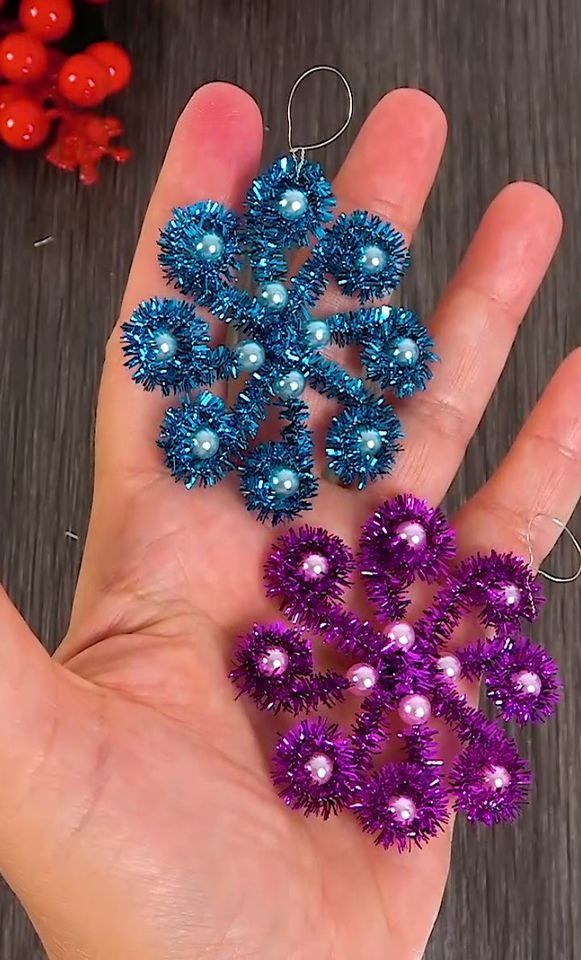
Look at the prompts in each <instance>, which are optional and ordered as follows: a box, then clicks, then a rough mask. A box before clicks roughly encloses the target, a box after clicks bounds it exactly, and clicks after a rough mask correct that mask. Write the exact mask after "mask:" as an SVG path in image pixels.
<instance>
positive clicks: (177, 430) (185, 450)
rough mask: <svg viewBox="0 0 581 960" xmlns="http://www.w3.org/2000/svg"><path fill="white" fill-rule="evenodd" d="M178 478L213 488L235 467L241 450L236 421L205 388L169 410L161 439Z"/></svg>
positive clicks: (174, 473) (190, 484)
mask: <svg viewBox="0 0 581 960" xmlns="http://www.w3.org/2000/svg"><path fill="white" fill-rule="evenodd" d="M158 444H159V446H160V447H161V448H162V450H163V451H164V453H165V460H166V464H167V466H168V467H169V469H170V470H171V473H172V475H173V477H174V478H175V479H176V480H181V481H183V483H185V485H186V487H188V488H190V487H193V486H195V485H196V484H199V485H200V486H203V487H211V486H213V485H214V484H215V483H218V482H219V481H220V480H221V479H222V478H223V477H224V476H225V474H226V473H228V472H229V471H230V470H232V469H233V468H234V463H233V459H234V458H235V457H236V456H237V455H238V454H239V452H240V442H239V436H238V431H237V429H236V421H235V419H234V417H233V416H232V414H231V413H230V412H229V411H228V408H227V406H226V404H225V403H224V402H223V401H222V400H221V399H220V397H216V396H214V394H213V393H209V392H208V391H204V392H203V393H200V394H198V396H197V397H195V398H194V399H193V400H185V401H184V402H183V403H182V405H181V406H180V407H170V408H169V410H167V411H166V414H165V418H164V421H163V423H162V426H161V432H160V436H159V440H158Z"/></svg>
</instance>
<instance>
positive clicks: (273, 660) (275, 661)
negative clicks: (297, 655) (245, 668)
mask: <svg viewBox="0 0 581 960" xmlns="http://www.w3.org/2000/svg"><path fill="white" fill-rule="evenodd" d="M287 667H288V653H287V652H286V650H283V649H282V648H281V647H269V649H268V650H266V651H265V653H264V654H263V656H262V657H261V658H260V662H259V664H258V669H259V670H260V672H261V673H262V674H264V676H265V677H280V676H281V674H283V673H284V672H285V670H286V668H287Z"/></svg>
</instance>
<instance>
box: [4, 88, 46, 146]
mask: <svg viewBox="0 0 581 960" xmlns="http://www.w3.org/2000/svg"><path fill="white" fill-rule="evenodd" d="M49 130H50V120H49V118H48V117H47V115H46V113H45V112H44V110H43V109H42V107H41V106H40V105H39V104H38V103H36V102H35V101H34V100H13V101H12V102H11V103H7V104H6V106H4V107H2V110H0V138H2V140H3V141H4V143H7V144H8V146H9V147H12V148H13V149H14V150H34V149H35V148H36V147H39V146H40V145H41V143H44V141H45V140H46V138H47V137H48V134H49Z"/></svg>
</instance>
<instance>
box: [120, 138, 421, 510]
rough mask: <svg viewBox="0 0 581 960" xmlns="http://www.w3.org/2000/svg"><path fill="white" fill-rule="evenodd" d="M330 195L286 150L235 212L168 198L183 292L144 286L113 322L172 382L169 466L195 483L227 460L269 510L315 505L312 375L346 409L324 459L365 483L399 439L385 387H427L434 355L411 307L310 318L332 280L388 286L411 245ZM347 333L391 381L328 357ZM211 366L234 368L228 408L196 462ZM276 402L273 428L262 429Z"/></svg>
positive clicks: (378, 289) (171, 249)
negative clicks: (267, 435)
mask: <svg viewBox="0 0 581 960" xmlns="http://www.w3.org/2000/svg"><path fill="white" fill-rule="evenodd" d="M334 206H335V199H334V197H333V193H332V189H331V185H330V183H329V182H328V180H327V179H326V177H325V176H324V173H323V171H322V169H321V167H320V166H319V164H317V163H312V162H310V161H308V160H306V159H305V158H304V157H295V156H284V157H281V158H279V159H278V160H276V161H275V162H274V163H273V164H272V165H271V166H270V167H269V168H268V169H267V170H266V171H265V172H264V173H263V174H262V175H261V176H259V177H257V178H256V179H255V180H254V181H253V183H252V184H251V187H250V189H249V191H248V194H247V197H246V203H245V206H244V210H243V212H242V214H241V216H238V215H237V214H235V213H233V212H232V211H231V210H228V209H226V208H225V207H224V206H222V205H221V204H220V203H218V202H216V201H214V200H212V199H209V200H204V201H201V202H200V203H196V204H191V205H189V206H185V207H178V208H176V209H175V210H174V211H173V213H172V216H171V219H170V220H169V222H168V223H167V225H166V226H165V227H164V228H163V230H162V231H161V234H160V238H159V261H160V265H161V268H162V270H163V272H164V275H165V277H166V279H167V281H168V283H170V284H173V285H174V286H175V287H177V289H178V290H179V291H180V293H181V294H185V295H186V296H187V297H189V298H190V301H188V302H184V301H183V300H178V299H163V300H161V299H160V300H157V299H154V300H150V301H146V302H144V303H142V304H140V305H139V306H138V307H137V308H136V310H135V312H134V314H133V316H132V317H131V319H130V320H128V321H127V322H126V323H125V324H124V325H123V330H122V342H123V351H124V354H125V358H126V365H127V367H128V368H129V371H130V372H131V375H132V377H133V379H134V380H135V381H136V383H138V384H140V385H141V386H142V387H143V388H144V389H146V390H160V391H161V392H162V393H163V394H165V395H169V394H179V395H180V397H179V399H180V401H181V402H182V412H181V414H180V413H177V414H176V413H172V411H171V410H169V411H168V412H167V414H166V418H165V420H164V424H163V426H162V436H161V439H160V446H161V447H162V449H163V450H164V451H165V454H166V464H167V466H168V468H169V469H170V471H171V472H172V473H173V475H174V477H175V479H176V480H179V481H182V482H185V483H186V484H187V485H188V486H193V485H194V484H198V483H201V484H204V483H217V482H218V481H219V480H220V479H221V478H222V477H223V476H224V475H225V473H226V472H228V470H229V469H232V468H234V469H235V470H236V471H237V472H238V473H239V476H240V486H241V491H242V494H243V496H244V498H245V502H246V506H247V508H248V509H249V510H251V511H252V512H254V513H255V514H256V516H257V517H258V519H259V520H262V521H266V520H269V521H271V522H272V523H273V524H278V523H280V522H283V521H288V520H292V519H293V518H294V517H297V516H298V515H300V514H302V513H303V512H304V511H306V510H308V509H310V507H311V505H312V501H313V499H314V497H315V496H316V495H317V489H318V482H317V477H316V476H315V472H314V469H315V468H314V461H313V437H312V431H311V429H310V425H309V408H308V406H307V404H306V403H305V401H304V398H303V394H304V391H305V389H306V388H308V387H310V388H311V389H312V390H315V391H316V392H318V393H319V394H320V395H321V396H323V397H327V398H329V399H332V400H334V401H335V402H336V404H337V403H338V405H339V407H341V408H342V409H340V410H339V411H338V412H337V413H336V415H335V416H334V417H333V418H330V424H329V428H328V434H327V438H326V444H325V449H326V455H327V460H328V466H329V468H330V469H331V470H332V471H333V472H334V473H335V474H336V476H337V477H338V478H339V479H340V480H341V482H342V483H344V484H346V485H356V486H357V487H359V488H362V487H364V486H366V485H367V484H368V483H371V482H372V481H373V480H375V479H376V478H377V477H380V476H383V475H385V474H387V473H389V472H390V471H391V469H392V467H393V464H394V461H395V459H396V457H397V455H398V453H399V451H400V450H401V446H402V439H403V434H402V429H401V424H400V422H399V419H398V417H397V416H396V413H395V411H394V409H393V406H392V405H391V404H390V402H389V396H390V395H391V396H395V397H398V398H405V397H408V396H410V395H411V394H412V393H413V392H414V391H416V390H423V389H424V388H425V386H426V384H427V382H428V380H429V379H430V377H431V366H432V364H433V363H434V361H435V360H436V357H435V354H434V353H433V344H432V341H431V339H430V337H429V334H428V333H427V331H426V329H425V327H424V326H423V325H422V324H421V323H420V321H419V319H418V318H417V316H416V315H415V314H414V313H413V312H412V311H410V310H405V309H403V308H399V307H397V308H396V307H388V306H385V307H377V306H367V307H366V306H362V307H361V308H360V309H358V310H355V311H353V310H351V311H346V312H345V313H340V314H334V315H332V316H328V317H324V316H317V317H315V315H314V312H313V308H315V307H317V304H318V301H319V300H320V298H321V297H322V295H323V294H324V293H325V290H326V289H327V287H328V284H329V282H330V281H333V280H334V281H335V282H336V283H337V284H338V285H339V288H340V289H341V290H342V291H344V292H345V293H346V294H348V295H350V296H351V295H354V296H356V297H358V298H359V300H360V301H361V303H362V304H364V303H366V302H367V301H368V300H373V299H376V298H384V297H385V296H386V295H388V294H389V293H390V292H391V291H392V290H393V289H394V288H395V287H396V286H397V285H398V284H399V282H400V279H401V277H402V275H403V273H404V271H405V269H406V267H407V266H408V263H409V259H410V258H409V254H408V251H407V249H406V245H405V243H404V239H403V237H402V235H401V234H400V233H398V231H397V230H395V229H394V228H393V227H392V226H391V225H390V224H389V223H386V222H384V221H382V220H380V219H379V217H376V216H371V215H370V214H368V213H366V212H364V211H355V212H354V213H351V214H341V215H340V216H339V217H338V218H337V219H335V220H334V221H333V208H334ZM301 248H302V249H305V248H306V256H304V257H300V260H301V265H300V266H299V267H298V269H297V271H296V273H294V275H292V270H289V263H290V264H291V266H292V264H293V263H296V258H293V257H292V256H291V257H290V258H289V257H288V253H289V251H290V252H291V253H292V252H293V251H296V250H298V249H301ZM245 265H248V266H249V268H250V273H251V274H252V278H253V281H254V284H256V285H257V289H255V290H254V287H253V292H252V293H251V292H249V291H247V290H244V289H243V288H242V286H241V285H240V277H241V276H244V274H243V273H241V268H243V267H244V266H245ZM200 307H201V308H203V314H202V313H200V312H199V309H198V308H200ZM319 312H322V311H319ZM208 314H210V315H212V316H213V318H214V321H215V322H214V324H213V330H216V339H217V341H218V343H216V344H213V343H212V337H213V335H214V334H213V333H212V337H211V334H210V325H209V321H208ZM216 321H217V322H216ZM222 324H228V325H230V326H231V327H234V328H235V329H236V331H237V339H238V344H237V345H235V346H234V347H233V348H232V349H230V348H229V347H226V346H225V345H224V344H223V343H222V341H223V340H224V339H225V336H224V328H223V327H222V326H221V325H222ZM351 344H353V345H358V346H359V347H360V348H361V358H362V363H363V368H364V371H365V373H366V374H367V376H368V378H369V380H373V381H376V382H377V384H378V385H379V387H380V388H381V390H383V391H386V393H384V394H382V395H378V394H377V393H376V391H375V390H374V389H373V387H372V385H371V384H368V381H367V380H366V379H365V378H364V377H363V376H361V377H357V376H354V375H351V374H350V373H349V372H348V371H347V370H346V369H344V367H343V366H342V365H341V364H340V363H339V362H337V360H336V359H335V358H333V359H331V356H330V352H329V351H328V350H327V348H328V347H332V346H341V347H342V346H348V345H351ZM216 381H234V387H235V389H234V390H233V391H231V392H232V393H233V394H234V395H235V396H236V399H235V400H234V402H233V403H232V404H231V405H230V406H227V405H226V404H223V406H222V408H221V414H220V415H221V416H222V418H223V419H224V421H226V423H225V427H224V429H223V430H222V429H220V428H219V424H218V423H217V418H218V412H217V408H216V409H215V411H214V413H215V416H214V423H215V426H214V427H213V428H212V429H213V430H214V434H215V437H214V438H213V440H212V444H210V446H209V447H208V450H209V453H208V454H207V456H206V457H205V459H206V462H205V463H204V465H200V463H199V462H197V461H198V459H199V452H200V448H199V445H196V444H195V443H194V444H190V445H189V446H188V444H187V443H185V442H184V438H185V435H186V434H187V432H188V428H189V425H190V423H191V421H192V417H191V414H190V412H191V411H197V410H198V400H197V397H198V393H199V392H202V393H203V392H204V390H206V389H207V388H209V387H212V386H213V385H214V384H215V383H216ZM269 407H271V408H274V410H275V413H276V414H277V416H278V419H279V421H280V423H281V427H280V436H279V438H278V439H274V440H272V442H264V443H261V442H259V443H258V444H257V443H256V441H257V439H258V440H260V437H259V436H258V434H259V432H260V427H261V425H262V423H263V422H264V420H265V418H266V416H267V413H268V408H269ZM178 410H179V408H178ZM216 440H217V442H216ZM224 444H226V445H227V446H226V447H224ZM211 460H214V461H215V463H211V462H210V461H211ZM188 461H189V462H188ZM227 465H228V469H226V466H227ZM281 471H282V472H283V478H284V483H281V482H280V473H281Z"/></svg>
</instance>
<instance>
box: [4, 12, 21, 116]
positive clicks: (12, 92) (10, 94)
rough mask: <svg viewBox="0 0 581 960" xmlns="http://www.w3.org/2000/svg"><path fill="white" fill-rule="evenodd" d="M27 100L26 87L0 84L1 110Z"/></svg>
mask: <svg viewBox="0 0 581 960" xmlns="http://www.w3.org/2000/svg"><path fill="white" fill-rule="evenodd" d="M0 2H1V0H0ZM26 98H27V93H26V90H25V88H24V87H17V86H16V84H15V83H2V84H0V110H2V107H5V106H6V104H7V103H13V102H14V100H26Z"/></svg>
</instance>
